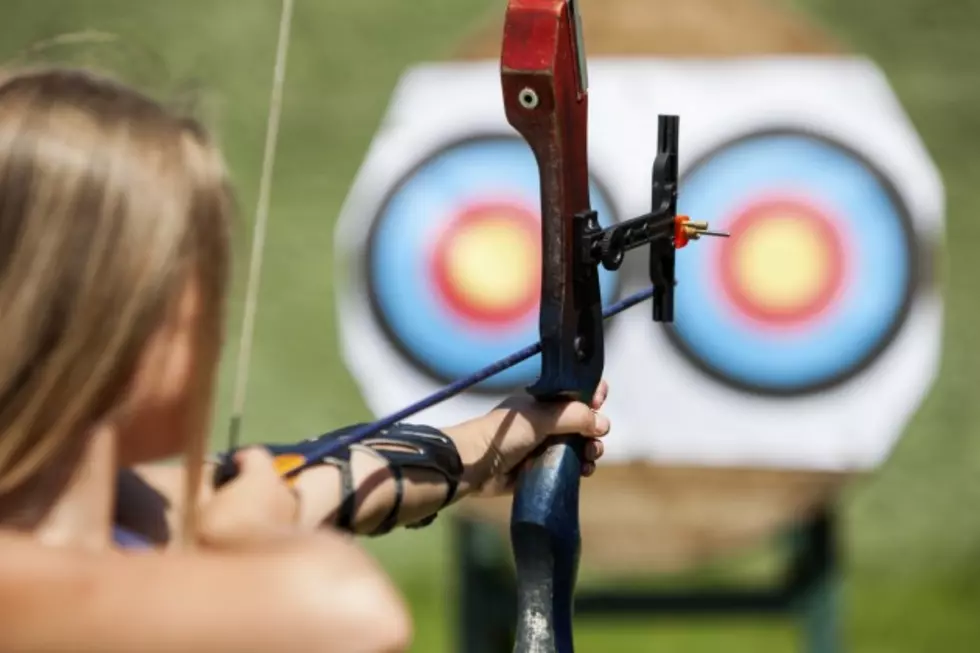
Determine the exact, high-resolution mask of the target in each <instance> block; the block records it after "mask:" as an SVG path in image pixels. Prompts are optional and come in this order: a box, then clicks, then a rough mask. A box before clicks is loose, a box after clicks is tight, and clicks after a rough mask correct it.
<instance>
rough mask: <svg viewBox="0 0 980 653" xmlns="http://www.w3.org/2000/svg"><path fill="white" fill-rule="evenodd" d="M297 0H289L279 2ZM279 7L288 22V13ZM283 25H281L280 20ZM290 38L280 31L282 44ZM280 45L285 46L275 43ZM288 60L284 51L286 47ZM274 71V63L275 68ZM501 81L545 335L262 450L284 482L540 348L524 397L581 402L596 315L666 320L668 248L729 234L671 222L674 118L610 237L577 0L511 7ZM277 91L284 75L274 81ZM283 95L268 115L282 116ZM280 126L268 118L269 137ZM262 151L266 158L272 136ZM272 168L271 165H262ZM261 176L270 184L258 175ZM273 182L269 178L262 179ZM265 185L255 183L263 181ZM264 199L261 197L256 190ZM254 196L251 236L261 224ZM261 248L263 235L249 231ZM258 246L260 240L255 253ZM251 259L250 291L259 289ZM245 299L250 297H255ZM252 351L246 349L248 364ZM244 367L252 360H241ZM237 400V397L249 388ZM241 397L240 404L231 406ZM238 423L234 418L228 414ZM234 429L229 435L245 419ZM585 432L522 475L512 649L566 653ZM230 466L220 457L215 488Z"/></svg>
mask: <svg viewBox="0 0 980 653" xmlns="http://www.w3.org/2000/svg"><path fill="white" fill-rule="evenodd" d="M286 2H287V4H291V2H290V0H286ZM284 13H287V14H291V11H288V10H287V11H285V12H284ZM286 21H287V19H286V18H285V17H284V23H283V24H284V25H288V23H287V22H286ZM283 33H288V27H284V28H283V29H282V31H281V34H280V36H281V37H282V34H283ZM280 41H282V38H281V39H280ZM280 55H281V58H282V61H283V63H284V61H285V53H284V51H281V52H280ZM278 70H279V66H278V65H277V71H278ZM500 73H501V87H502V90H503V99H504V108H505V112H506V115H507V120H508V122H509V123H510V124H511V126H513V127H514V129H516V130H517V131H518V133H520V135H521V136H522V137H523V138H524V140H525V141H526V142H527V144H528V146H529V147H530V148H531V150H532V152H533V153H534V156H535V159H536V160H537V164H538V169H539V176H540V185H541V228H542V237H541V246H542V266H543V268H542V275H541V307H540V332H541V340H540V342H538V343H535V344H533V345H529V346H528V347H525V348H524V349H522V350H520V351H518V352H515V353H514V354H512V355H510V356H508V357H506V358H504V359H501V360H499V361H497V362H495V363H492V364H490V365H488V366H487V367H485V368H483V369H482V370H479V371H477V372H475V373H474V374H472V375H470V376H468V377H466V378H463V379H459V380H457V381H455V382H454V383H452V384H450V385H448V386H446V387H445V388H443V389H441V390H439V391H437V392H435V393H434V394H432V395H430V396H428V397H426V398H424V399H422V400H420V401H418V402H416V403H415V404H412V405H411V406H407V407H406V408H404V409H402V410H399V411H397V412H396V413H393V414H392V415H389V416H387V417H384V418H382V419H379V420H377V421H375V422H372V423H370V424H364V425H361V426H359V427H356V428H354V429H352V430H351V431H349V432H348V433H347V434H346V435H345V436H343V437H334V438H329V439H326V440H321V439H318V438H313V439H310V440H307V441H305V442H303V443H300V444H299V445H285V446H270V447H269V448H270V449H271V450H272V451H273V453H274V454H275V455H276V456H277V462H278V463H279V469H280V471H281V472H282V474H283V475H284V476H285V477H287V478H289V477H293V476H295V475H296V474H298V473H300V472H301V471H302V470H304V469H307V468H309V467H312V466H314V465H317V464H320V462H321V461H322V460H323V459H325V458H327V457H329V456H331V455H332V454H334V453H335V452H336V451H338V450H340V449H341V448H343V447H347V446H350V445H351V444H354V443H356V442H358V441H359V440H362V439H364V438H367V437H370V436H372V435H375V434H377V433H379V432H380V431H382V430H384V429H385V428H388V427H390V426H393V425H394V424H396V423H398V422H400V421H403V420H405V419H407V418H408V417H411V416H412V415H415V414H417V413H419V412H421V411H423V410H425V409H427V408H430V407H432V406H434V405H436V404H438V403H441V402H442V401H445V400H447V399H449V398H451V397H453V396H455V395H457V394H459V393H461V392H463V391H464V390H466V389H468V388H470V387H472V386H474V385H476V384H477V383H479V382H481V381H483V380H485V379H487V378H489V377H490V376H493V375H494V374H498V373H500V372H502V371H503V370H506V369H508V368H510V367H512V366H514V365H516V364H518V363H519V362H521V361H523V360H526V359H528V358H530V357H532V356H534V355H536V354H538V353H540V354H541V373H540V376H539V378H538V380H537V382H536V383H535V384H534V385H533V386H531V387H530V388H528V392H529V393H531V394H532V395H533V396H535V397H536V398H537V399H539V400H541V401H555V400H568V399H575V400H581V401H585V402H589V401H590V400H591V397H592V395H593V394H594V392H595V389H596V387H597V385H598V383H599V381H600V379H601V377H602V372H603V363H604V344H603V330H602V320H603V319H604V318H607V317H610V316H612V315H615V314H617V313H619V312H621V311H623V310H625V309H627V308H629V307H631V306H634V305H636V304H638V303H640V302H642V301H644V300H646V299H650V298H652V299H653V320H654V321H657V322H671V321H673V319H674V286H675V285H676V279H675V274H674V272H675V271H674V262H675V252H676V250H677V249H679V248H681V247H684V246H685V245H686V244H687V243H688V242H689V241H690V240H697V239H698V238H700V237H701V236H727V234H724V233H719V232H712V231H709V230H708V225H707V223H704V222H692V221H690V220H689V219H688V218H687V217H685V216H678V215H677V187H678V160H677V157H678V129H679V118H678V117H677V116H660V117H659V124H658V143H657V155H656V158H655V160H654V165H653V173H652V191H651V210H650V212H649V213H646V214H644V215H642V216H639V217H637V218H634V219H632V220H627V221H625V222H622V223H619V224H617V225H614V226H612V227H609V228H607V229H602V228H601V227H600V226H599V221H598V216H597V214H596V212H595V211H593V210H592V209H591V207H590V202H589V170H588V148H587V128H588V75H587V69H586V60H585V50H584V46H583V41H582V29H581V19H580V15H579V13H578V7H577V5H576V3H575V0H509V4H508V6H507V13H506V17H505V20H504V35H503V46H502V50H501V66H500ZM276 77H277V79H278V80H279V82H280V83H279V86H280V89H281V76H280V74H279V73H277V76H276ZM277 104H278V101H277V99H276V93H275V92H274V94H273V112H274V113H275V114H276V119H275V121H276V122H277V121H278V109H277ZM273 132H274V127H273V120H272V118H271V117H270V134H272V133H273ZM270 140H271V143H267V152H268V150H270V149H271V150H274V149H275V145H274V136H270ZM268 167H269V171H271V160H270V161H269V162H268ZM263 172H264V174H263V179H266V178H267V175H266V174H265V173H266V172H268V171H266V170H265V169H264V170H263ZM268 176H271V175H268ZM265 185H266V184H264V185H263V186H264V187H265ZM260 195H261V196H262V197H264V198H265V202H266V203H267V199H268V189H267V188H264V191H263V192H262V193H261V194H260ZM262 206H263V202H262V201H261V200H260V210H259V217H258V218H257V229H264V222H265V216H264V213H265V212H264V211H263V210H262V208H261V207H262ZM256 241H260V238H259V237H258V236H257V237H256ZM259 245H260V243H258V242H257V243H256V246H259ZM643 245H649V246H650V261H649V274H650V281H651V284H652V285H651V287H650V288H647V289H645V290H641V291H640V292H638V293H635V294H634V295H631V296H629V297H627V298H626V299H624V300H621V301H620V302H617V303H615V304H612V305H611V306H609V307H607V308H606V309H605V310H603V309H602V298H601V294H600V291H599V278H598V266H599V265H602V266H603V267H605V268H606V269H609V270H616V269H618V268H619V267H620V265H622V262H623V259H624V255H625V253H626V251H628V250H630V249H634V248H636V247H640V246H643ZM255 257H256V254H255V252H254V251H253V263H252V268H251V272H252V274H250V282H249V288H250V290H253V291H254V288H253V286H255V285H257V283H255V280H256V279H257V277H258V263H256V260H255ZM250 296H251V294H250ZM247 304H251V309H249V308H248V307H247V308H246V330H245V331H244V332H243V347H242V349H243V351H244V350H247V349H248V347H247V346H246V345H247V344H250V342H249V341H250V338H251V328H250V327H249V325H248V322H250V321H254V303H253V302H247ZM244 356H246V354H245V353H243V357H244ZM242 367H246V368H247V365H241V363H240V370H241V369H242ZM240 381H241V388H240V391H239V392H236V396H238V395H241V397H242V398H243V397H244V380H243V379H240ZM238 403H242V402H236V404H238ZM235 415H236V417H238V418H239V419H240V410H236V412H235ZM237 421H238V420H237V419H236V420H235V421H234V422H233V425H232V433H233V434H234V435H236V436H237V430H238V427H239V424H238V423H237ZM583 443H584V439H583V438H582V437H581V436H571V437H562V438H552V439H551V440H549V442H548V444H547V445H546V446H545V447H544V448H543V450H542V451H541V452H540V453H539V455H538V456H537V457H536V458H534V459H533V460H532V461H530V462H529V464H528V465H527V466H526V467H525V469H524V470H523V471H522V474H521V477H520V479H519V481H518V485H517V489H516V491H515V494H514V505H513V511H512V515H511V539H512V543H513V548H514V558H515V563H516V567H517V588H518V592H517V594H518V597H517V599H518V616H517V629H516V642H515V649H514V650H515V651H516V652H517V653H571V652H572V651H573V638H572V599H573V593H574V589H575V580H576V575H577V570H578V559H579V550H580V545H581V537H580V533H579V520H578V506H579V477H580V473H581V468H582V444H583ZM236 472H237V470H236V466H235V465H234V462H233V458H231V457H230V456H226V458H225V461H224V463H223V464H222V465H220V466H219V469H218V471H217V472H216V476H215V481H216V483H217V484H220V483H222V482H225V481H227V480H228V479H229V478H231V477H233V476H234V474H235V473H236Z"/></svg>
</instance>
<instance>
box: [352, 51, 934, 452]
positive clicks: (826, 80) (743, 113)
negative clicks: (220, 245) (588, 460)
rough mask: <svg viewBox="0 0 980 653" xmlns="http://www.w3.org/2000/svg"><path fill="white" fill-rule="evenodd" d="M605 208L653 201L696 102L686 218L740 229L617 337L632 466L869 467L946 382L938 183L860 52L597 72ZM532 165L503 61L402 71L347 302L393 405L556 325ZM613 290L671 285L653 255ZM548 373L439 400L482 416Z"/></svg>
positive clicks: (686, 167) (359, 215)
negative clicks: (508, 102) (547, 311)
mask: <svg viewBox="0 0 980 653" xmlns="http://www.w3.org/2000/svg"><path fill="white" fill-rule="evenodd" d="M590 73H591V90H590V106H591V121H590V134H589V138H590V161H591V171H592V175H593V180H592V183H593V185H592V188H591V194H592V202H593V205H594V206H595V207H596V208H597V209H598V210H599V213H600V216H601V218H602V219H603V220H604V221H605V222H606V223H607V224H608V223H609V222H611V221H616V220H622V219H626V218H629V217H632V216H633V215H639V214H641V213H643V212H645V211H646V210H648V208H649V207H648V203H649V198H650V186H649V184H650V168H651V165H652V162H653V157H654V155H655V150H656V116H657V114H658V113H672V114H678V115H680V116H681V142H680V151H681V158H680V164H681V174H682V182H681V195H680V201H679V210H680V211H681V212H683V213H685V214H688V215H690V216H691V217H692V219H695V220H708V221H710V222H711V223H712V226H713V227H715V228H720V229H728V230H731V232H732V237H731V238H730V239H729V240H728V241H724V242H718V241H702V242H698V243H694V244H692V245H690V246H688V247H687V248H685V249H683V250H681V251H680V252H679V253H678V266H677V273H678V280H679V285H678V289H677V290H678V296H677V315H676V323H675V324H674V325H672V326H669V327H664V326H662V325H659V324H655V323H653V322H652V321H651V320H650V314H649V310H647V309H645V308H636V309H633V311H632V312H630V313H629V314H626V315H624V316H622V317H621V318H618V319H617V320H615V321H614V323H613V324H610V325H609V328H608V329H607V343H606V345H607V356H606V360H607V367H606V369H607V376H608V378H609V379H610V382H611V385H612V388H613V392H612V394H611V399H610V401H609V405H608V406H607V410H608V412H609V413H610V415H611V417H612V420H613V423H614V429H615V432H614V434H613V435H612V436H611V438H610V440H609V441H608V452H609V453H608V457H609V458H611V459H613V460H617V459H618V460H627V459H650V460H655V461H658V462H676V463H683V464H705V465H751V466H774V467H790V468H816V469H855V468H867V467H871V466H874V465H875V464H877V463H878V462H880V461H881V460H882V459H883V458H884V457H885V456H886V455H887V453H888V451H890V449H891V447H892V446H893V444H894V441H895V440H896V439H897V438H898V436H899V435H900V433H901V430H902V429H903V428H904V426H905V424H906V423H907V421H908V418H909V417H910V416H911V414H912V413H913V412H914V410H915V409H916V408H917V406H918V405H919V403H920V402H921V400H922V398H923V396H924V395H925V393H926V391H927V390H928V389H929V387H930V386H931V384H932V382H933V379H934V377H935V373H936V370H937V366H938V358H939V348H940V332H941V317H942V305H941V300H940V295H939V292H938V289H937V288H936V286H935V283H934V279H933V278H932V274H931V272H932V270H931V266H932V258H931V252H932V251H933V250H934V249H935V248H936V247H937V245H938V243H939V241H940V239H941V237H942V219H943V202H944V199H943V190H942V185H941V182H940V180H939V177H938V174H937V172H936V170H935V167H934V166H933V164H932V162H931V161H930V159H929V157H928V155H927V153H926V152H925V150H924V148H923V147H922V145H921V143H920V141H919V139H918V137H917V135H916V134H915V132H914V130H913V129H912V127H911V125H910V123H909V121H908V120H907V118H906V116H905V115H904V113H903V112H902V110H901V107H900V106H899V105H898V103H897V101H896V100H895V98H894V95H893V94H892V92H891V90H890V88H889V87H888V84H887V82H886V81H885V79H884V78H883V76H882V75H881V74H880V72H879V71H878V70H877V68H875V66H874V65H873V64H871V63H870V62H868V61H865V60H860V59H851V58H842V59H829V58H821V59H812V60H811V59H805V58H800V59H793V58H789V59H759V60H733V61H723V60H711V61H686V62H682V61H663V60H613V59H601V60H593V61H592V62H591V64H590ZM537 183H538V182H537V172H536V167H535V165H534V160H533V157H532V156H531V154H530V151H529V150H528V149H527V147H526V145H524V144H523V142H522V141H520V140H517V139H516V137H515V136H514V134H513V133H512V130H511V129H510V128H509V126H507V124H506V120H505V118H504V115H503V108H502V100H501V98H500V83H499V71H498V68H497V62H480V63H467V64H445V65H430V66H420V67H417V68H414V69H412V70H410V71H409V72H408V73H406V75H405V76H404V77H403V79H402V81H401V83H400V84H399V87H398V89H397V90H396V92H395V95H394V97H393V99H392V102H391V105H390V107H389V111H388V115H387V116H386V119H385V122H384V124H383V125H382V128H381V129H380V131H379V132H378V135H377V136H376V138H375V141H374V142H373V143H372V146H371V149H370V151H369V152H368V155H367V158H366V160H365V161H364V164H363V165H362V167H361V170H360V172H359V173H358V176H357V179H356V181H355V184H354V186H353V188H352V190H351V193H350V195H349V197H348V200H347V202H346V204H345V206H344V209H343V213H342V216H341V220H340V223H339V227H338V238H337V244H338V249H339V254H340V256H338V260H339V261H341V264H340V268H339V270H338V274H339V276H340V277H341V279H342V281H341V282H340V283H339V285H338V298H339V303H338V311H339V313H338V315H339V319H340V325H341V334H342V338H343V346H344V353H345V356H346V360H347V362H348V365H349V366H350V369H351V371H352V372H353V374H354V376H355V378H356V379H357V381H358V383H359V384H360V386H361V388H362V391H363V393H364V396H365V399H366V400H367V402H368V404H369V406H370V407H371V409H372V410H373V411H374V412H375V413H376V414H379V415H380V414H386V413H388V412H391V411H393V410H396V409H398V408H400V407H402V406H403V405H405V404H407V403H410V402H412V401H414V400H417V399H418V398H420V397H422V396H424V395H426V394H427V393H429V392H431V391H433V390H435V389H437V388H438V387H440V386H441V385H443V384H444V383H446V382H448V381H452V380H455V379H457V378H460V377H461V376H464V375H466V374H467V373H469V372H471V371H473V370H474V369H476V368H478V367H480V366H482V365H484V364H486V363H487V362H490V361H491V360H492V359H494V358H497V357H500V356H503V355H505V354H507V353H509V352H510V351H511V350H514V349H517V348H520V347H522V346H524V345H526V344H529V343H530V342H532V341H533V340H534V339H536V337H537V303H536V292H537V290H538V289H537V284H538V281H539V274H540V272H539V269H540V268H539V262H540V261H539V257H540V249H539V244H538V241H537V239H538V238H539V237H540V236H539V234H538V232H537V231H536V230H537V229H538V228H539V227H538V223H537V221H538V220H539V216H538V210H539V209H538V186H537ZM632 256H633V257H638V258H632V259H630V260H629V261H628V263H627V265H625V266H624V267H623V268H622V270H620V272H619V273H617V274H615V275H613V274H605V273H604V275H603V279H602V286H603V298H604V301H605V302H607V303H608V302H611V301H614V300H615V299H616V298H617V297H620V296H622V295H623V294H625V293H628V292H631V291H633V290H636V289H638V288H639V287H642V285H644V284H646V283H648V282H647V279H646V278H645V271H646V262H645V261H644V260H638V259H639V258H644V255H643V254H639V253H635V254H633V255H632ZM537 367H538V363H537V361H530V362H528V363H527V364H525V365H523V366H521V367H519V368H516V369H514V370H513V371H511V372H510V373H508V374H506V375H503V376H501V377H499V378H497V379H494V380H492V381H491V382H488V383H486V384H484V385H483V386H482V387H481V388H480V389H479V390H478V391H476V392H473V393H469V394H467V395H465V396H463V397H460V398H458V399H455V400H453V401H450V402H448V403H446V404H443V405H441V406H439V407H437V408H434V409H432V410H430V411H428V412H427V413H426V414H424V415H423V416H421V417H420V418H419V419H420V420H427V421H430V422H432V423H436V424H443V423H448V422H453V421H457V420H463V419H468V418H470V417H472V416H473V415H474V414H476V413H477V412H479V411H482V410H485V409H487V408H489V407H490V406H492V405H493V403H494V402H495V401H497V400H498V399H499V398H500V396H501V393H503V392H506V391H511V390H513V389H516V388H519V387H520V386H522V385H525V384H527V383H528V382H530V380H532V379H533V377H534V375H535V373H536V371H537Z"/></svg>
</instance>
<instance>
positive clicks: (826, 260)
mask: <svg viewBox="0 0 980 653" xmlns="http://www.w3.org/2000/svg"><path fill="white" fill-rule="evenodd" d="M831 247H832V245H831V243H828V242H827V240H826V238H825V237H824V236H823V234H821V233H820V231H818V230H817V229H816V228H814V225H813V223H812V222H811V221H809V220H806V219H800V218H798V217H795V216H792V215H782V216H773V217H771V218H768V219H765V220H759V221H758V222H756V223H755V224H753V225H751V226H750V227H749V228H748V229H747V230H746V231H745V232H744V233H743V234H742V235H741V237H740V238H739V242H738V247H737V250H736V251H735V252H733V253H734V261H733V263H734V264H735V265H734V266H733V268H734V269H733V272H734V273H735V280H736V283H737V285H738V286H739V287H740V289H741V291H742V294H743V295H744V297H745V298H746V299H748V300H749V301H751V302H753V303H755V304H756V305H758V306H760V307H766V308H768V309H770V310H776V311H794V310H797V309H800V308H803V307H805V306H807V305H809V304H811V303H812V302H814V301H815V300H816V299H817V298H818V297H819V296H820V295H821V294H822V293H823V292H824V291H825V289H826V286H827V283H828V280H829V279H830V277H831V276H832V275H833V272H832V270H831V268H832V266H833V264H834V263H833V253H832V251H831Z"/></svg>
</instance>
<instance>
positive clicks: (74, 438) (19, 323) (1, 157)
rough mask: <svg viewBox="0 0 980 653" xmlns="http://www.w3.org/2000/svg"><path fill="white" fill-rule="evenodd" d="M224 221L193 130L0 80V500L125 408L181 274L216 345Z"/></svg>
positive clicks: (152, 112)
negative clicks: (199, 299) (196, 292)
mask: <svg viewBox="0 0 980 653" xmlns="http://www.w3.org/2000/svg"><path fill="white" fill-rule="evenodd" d="M233 208H234V207H233V199H232V193H231V191H230V188H229V183H228V180H227V174H226V169H225V165H224V163H223V161H222V159H221V156H220V154H219V152H218V150H217V148H216V147H215V146H214V145H213V144H212V143H211V142H210V140H209V138H208V136H207V135H206V133H205V131H204V130H203V129H202V128H201V126H200V125H199V124H198V123H197V122H195V121H193V120H191V119H189V118H186V117H183V116H179V115H174V114H173V113H171V112H169V111H167V110H166V109H165V108H164V107H162V106H161V105H160V104H159V103H157V102H155V101H153V100H151V99H150V98H148V97H145V96H143V95H141V94H139V93H138V92H136V91H134V90H132V89H130V88H128V87H125V86H123V85H120V84H117V83H114V82H113V81H110V80H108V79H104V78H101V77H96V76H94V75H92V74H89V73H86V72H82V71H74V70H59V69H52V70H38V71H27V72H21V73H18V74H16V75H12V76H6V77H0V496H3V495H4V494H9V493H11V492H14V491H17V490H18V489H19V488H23V487H24V486H25V485H29V484H30V481H31V480H32V479H34V478H36V477H38V476H39V475H40V474H42V473H43V471H44V470H45V468H46V467H48V466H50V465H51V464H52V461H54V460H55V459H56V458H58V456H59V455H60V452H63V451H65V450H67V449H70V448H71V447H72V446H76V443H77V442H78V440H79V439H81V438H84V435H85V432H86V430H87V429H88V428H89V427H90V426H91V425H92V424H93V423H95V422H98V421H99V420H101V419H104V418H105V417H106V416H108V415H110V414H111V413H112V411H114V410H115V409H116V408H118V407H119V406H120V405H121V403H122V402H123V400H124V397H125V394H126V390H127V386H128V384H129V383H130V381H131V378H132V375H133V373H134V370H135V367H136V365H137V363H138V361H139V357H140V354H141V353H142V352H143V351H144V349H145V348H146V346H147V343H148V340H149V339H150V337H151V336H152V335H153V333H154V332H155V329H156V328H157V327H158V325H159V324H160V322H161V320H162V319H163V317H164V316H165V314H166V311H167V310H169V308H170V306H171V305H172V303H173V301H174V300H175V297H176V296H177V295H178V294H179V292H180V290H181V289H182V288H183V287H184V284H185V283H186V280H187V278H188V274H189V271H191V272H192V273H194V274H197V276H198V279H199V281H200V286H201V290H202V294H203V305H204V306H205V307H206V310H207V311H209V313H210V314H209V315H208V316H207V319H206V323H207V326H206V330H207V331H208V334H206V335H207V337H213V338H220V330H221V323H222V317H223V314H222V313H223V300H224V295H225V290H226V283H227V276H228V274H227V273H228V256H229V252H228V249H229V237H228V228H229V224H230V219H231V218H230V216H231V215H232V213H233ZM201 439H202V440H203V437H202V438H201ZM188 445H189V447H191V448H194V449H196V450H198V452H199V453H203V447H204V444H203V441H202V442H195V443H188Z"/></svg>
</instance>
